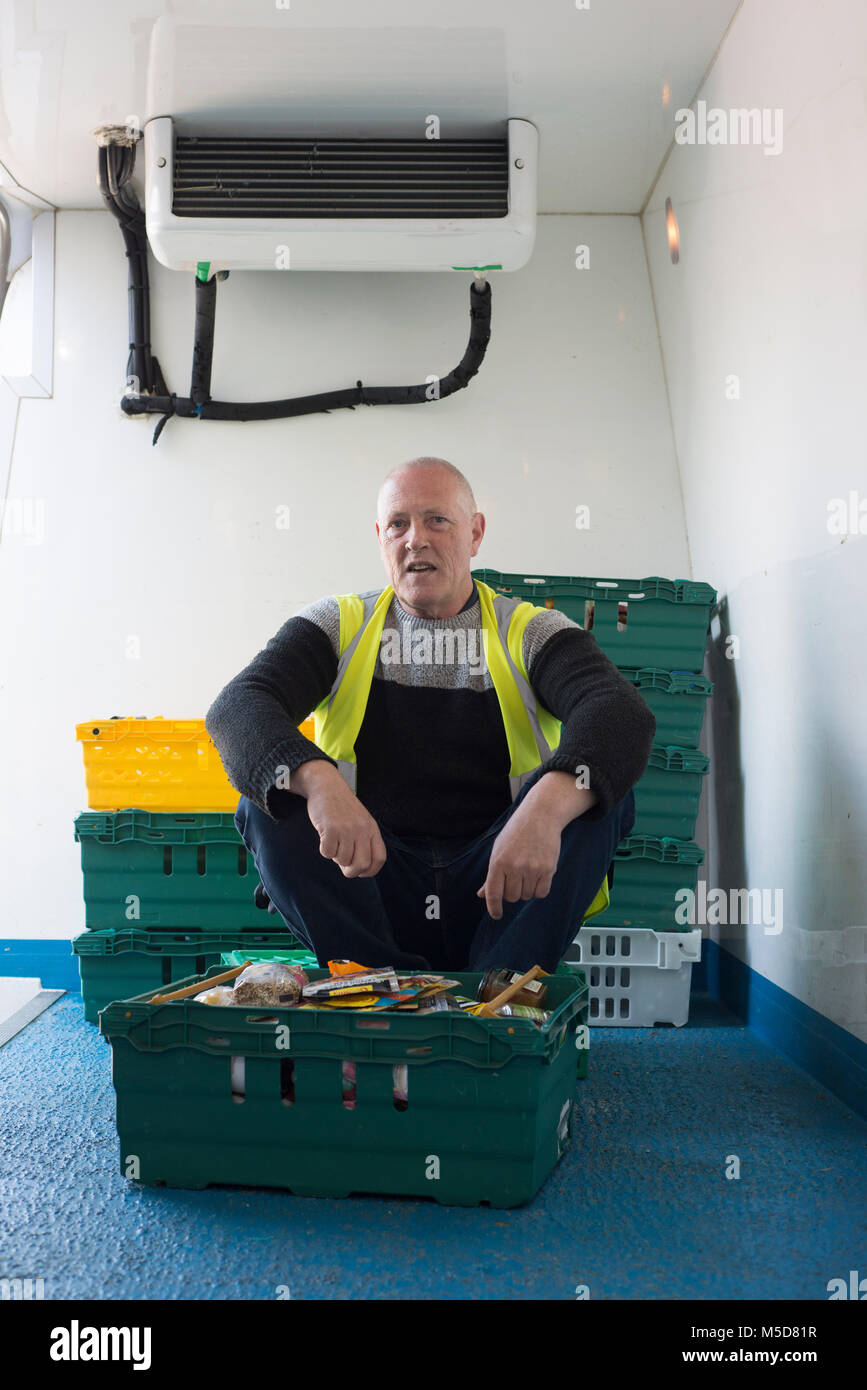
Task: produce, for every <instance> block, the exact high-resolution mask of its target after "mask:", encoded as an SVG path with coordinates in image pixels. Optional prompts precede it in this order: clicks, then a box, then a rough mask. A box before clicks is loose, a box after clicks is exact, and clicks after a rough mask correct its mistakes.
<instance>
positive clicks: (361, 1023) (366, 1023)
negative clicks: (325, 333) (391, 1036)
mask: <svg viewBox="0 0 867 1390" xmlns="http://www.w3.org/2000/svg"><path fill="white" fill-rule="evenodd" d="M355 1026H356V1028H380V1029H382V1030H383V1032H387V1031H388V1029H389V1028H390V1027H391V1024H390V1023H389V1021H388V1019H387V1018H358V1019H356V1021H355Z"/></svg>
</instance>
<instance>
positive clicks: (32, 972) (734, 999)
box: [0, 939, 867, 1117]
mask: <svg viewBox="0 0 867 1390" xmlns="http://www.w3.org/2000/svg"><path fill="white" fill-rule="evenodd" d="M0 975H17V976H21V975H26V976H38V977H39V979H41V981H42V985H43V988H45V989H66V990H70V991H74V992H78V991H79V990H80V989H81V979H80V976H79V973H78V960H77V958H76V957H75V956H74V955H73V954H72V942H71V941H67V940H64V941H56V940H50V941H46V940H32V939H31V940H26V939H25V940H18V941H15V940H11V941H10V940H6V941H0ZM691 987H692V992H693V993H694V994H695V993H699V992H707V993H708V994H710V995H711V996H712V997H713V998H715V999H718V1000H719V1001H720V1002H721V1003H722V1004H725V1006H726V1007H727V1008H729V1009H731V1011H732V1013H734V1014H736V1015H737V1016H738V1017H739V1018H742V1019H743V1020H744V1021H745V1023H746V1024H747V1025H748V1026H749V1027H750V1028H751V1029H752V1031H753V1032H754V1033H755V1034H756V1035H757V1036H758V1037H760V1038H761V1039H762V1041H763V1042H766V1043H767V1044H768V1045H769V1046H770V1047H774V1048H776V1049H777V1050H778V1051H779V1052H782V1053H783V1055H784V1056H786V1057H788V1058H789V1059H790V1060H791V1061H793V1062H795V1063H796V1064H797V1065H798V1066H800V1067H803V1068H804V1070H805V1071H806V1072H809V1074H810V1075H811V1076H812V1077H814V1079H815V1080H816V1081H818V1082H819V1083H820V1085H822V1086H827V1088H828V1090H829V1091H833V1092H834V1094H835V1095H837V1096H839V1097H840V1099H841V1100H843V1101H844V1102H845V1103H846V1104H847V1105H849V1106H851V1108H852V1109H853V1110H855V1111H857V1112H858V1114H859V1115H864V1116H865V1117H867V1044H865V1043H863V1042H861V1040H860V1038H856V1037H854V1036H853V1035H852V1034H851V1033H848V1032H847V1031H846V1030H845V1028H840V1027H839V1025H838V1024H836V1023H832V1022H831V1020H830V1019H827V1018H825V1016H824V1015H823V1014H820V1013H817V1012H816V1010H815V1009H811V1008H810V1007H809V1006H808V1005H807V1004H802V1003H801V1001H800V1000H799V999H796V998H795V997H794V995H792V994H789V993H788V992H787V991H786V990H784V989H780V987H779V985H775V984H772V983H771V981H770V980H768V979H766V978H765V976H764V975H759V974H758V973H757V971H755V970H752V969H751V968H750V967H749V966H748V965H745V964H744V963H743V961H740V960H738V958H737V957H736V956H733V955H732V953H731V952H730V951H726V950H724V949H723V948H722V947H720V946H719V945H718V943H717V942H715V941H711V940H709V939H707V940H705V941H703V942H702V959H701V963H700V964H698V965H694V966H693V967H692V986H691Z"/></svg>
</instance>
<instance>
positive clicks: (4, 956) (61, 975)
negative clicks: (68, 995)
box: [0, 939, 81, 993]
mask: <svg viewBox="0 0 867 1390" xmlns="http://www.w3.org/2000/svg"><path fill="white" fill-rule="evenodd" d="M0 975H17V976H21V975H24V976H29V977H32V978H36V977H38V978H39V979H40V980H41V981H42V988H43V989H66V990H70V991H71V992H73V993H78V992H80V990H81V976H80V975H79V973H78V958H77V957H76V956H74V955H73V954H72V942H71V941H55V940H34V939H30V940H26V939H24V940H20V941H14V940H13V941H10V940H6V941H0Z"/></svg>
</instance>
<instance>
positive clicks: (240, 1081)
mask: <svg viewBox="0 0 867 1390" xmlns="http://www.w3.org/2000/svg"><path fill="white" fill-rule="evenodd" d="M227 1041H228V1039H227ZM246 1061H247V1059H246V1057H232V1058H231V1065H230V1072H229V1074H230V1076H231V1078H232V1100H233V1101H234V1102H235V1104H236V1105H243V1103H244V1101H245V1100H246V1099H247V1068H246V1065H245V1064H246Z"/></svg>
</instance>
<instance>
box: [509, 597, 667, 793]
mask: <svg viewBox="0 0 867 1390" xmlns="http://www.w3.org/2000/svg"><path fill="white" fill-rule="evenodd" d="M523 656H524V664H525V666H526V669H527V674H528V676H529V678H530V684H531V686H532V687H533V690H534V692H535V694H536V695H537V696H538V698H539V700H540V701H541V702H542V704H543V705H544V706H545V708H546V709H548V710H550V711H551V713H552V714H553V715H554V717H555V718H556V719H559V720H560V721H561V723H562V729H561V733H560V744H559V746H558V747H557V748H556V749H555V750H554V752H553V753H552V754H551V756H550V757H549V758H548V759H547V760H546V762H545V763H544V767H545V768H546V769H547V770H552V771H561V772H571V773H577V770H578V768H579V767H586V768H587V780H588V785H589V787H590V789H591V791H594V792H595V793H596V796H597V798H598V800H597V801H596V802H595V804H594V805H593V806H592V807H591V808H590V810H589V811H586V812H585V813H584V814H585V818H586V819H588V820H601V819H602V818H603V817H604V816H607V815H608V814H609V813H610V812H611V811H612V810H613V808H614V806H615V805H616V804H617V802H618V801H620V800H622V798H623V797H624V796H625V795H626V793H627V792H628V791H629V789H630V787H633V786H634V785H635V783H636V782H637V781H638V779H639V778H640V777H641V775H642V773H643V772H644V769H645V768H646V766H647V761H648V758H649V757H650V749H651V745H652V743H653V736H654V733H655V732H656V719H655V716H654V714H653V712H652V711H651V709H650V708H649V706H648V705H647V703H646V702H645V700H644V699H643V698H642V696H641V695H640V694H639V692H638V691H637V690H636V689H635V686H633V685H632V684H630V682H629V681H628V680H627V679H626V677H625V676H622V675H621V674H620V672H619V671H618V669H617V667H616V666H615V665H614V663H613V662H612V661H609V659H608V657H607V656H606V655H605V653H604V652H603V651H602V650H601V649H600V647H599V646H598V644H597V642H596V639H595V638H594V637H593V636H592V634H591V633H589V632H586V631H585V630H584V628H582V627H579V626H578V624H577V623H573V622H572V620H571V619H570V618H567V617H566V616H565V615H564V614H562V613H557V612H556V611H555V610H553V609H549V610H546V611H545V612H544V613H539V614H536V615H535V616H534V617H533V618H531V619H530V621H529V622H528V624H527V626H526V628H525V630H524V642H523Z"/></svg>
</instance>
